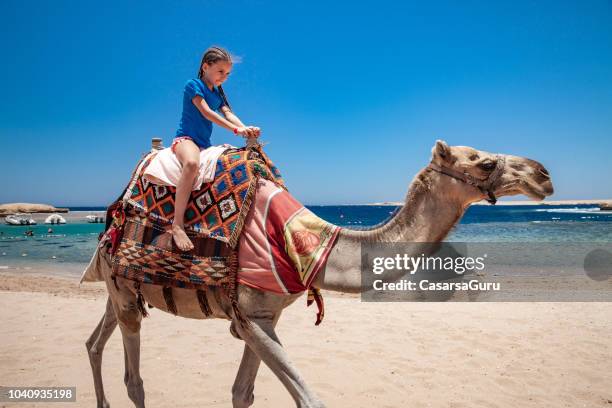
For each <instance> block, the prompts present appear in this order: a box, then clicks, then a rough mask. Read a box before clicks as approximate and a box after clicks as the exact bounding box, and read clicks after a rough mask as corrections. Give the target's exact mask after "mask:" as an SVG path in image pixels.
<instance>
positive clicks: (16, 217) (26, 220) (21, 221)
mask: <svg viewBox="0 0 612 408" xmlns="http://www.w3.org/2000/svg"><path fill="white" fill-rule="evenodd" d="M4 221H5V222H6V223H7V224H8V225H36V221H34V219H33V218H32V217H30V216H29V215H27V214H20V213H17V214H13V215H7V216H6V217H5V218H4Z"/></svg>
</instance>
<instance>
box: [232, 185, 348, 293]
mask: <svg viewBox="0 0 612 408" xmlns="http://www.w3.org/2000/svg"><path fill="white" fill-rule="evenodd" d="M258 183H259V184H258V186H257V193H256V194H255V201H254V203H252V205H251V210H250V212H249V214H248V215H247V218H246V221H245V223H244V227H243V230H242V235H241V237H240V241H239V246H238V248H239V251H238V264H239V268H238V282H239V283H241V284H244V285H248V286H251V287H253V288H257V289H260V290H265V291H270V292H275V293H279V294H290V293H299V292H303V291H305V290H307V289H309V288H310V285H311V283H312V282H313V280H314V279H315V277H316V276H317V274H318V273H319V272H320V271H321V268H322V267H323V266H324V265H325V262H326V261H327V257H328V255H329V253H330V251H331V249H332V247H333V245H334V243H335V241H336V238H337V237H338V233H339V231H340V228H339V227H337V226H335V225H333V224H330V223H328V222H326V221H324V220H322V219H321V218H319V217H317V216H316V215H315V214H313V213H312V212H311V211H310V210H308V209H307V208H306V207H304V206H303V205H302V204H301V203H300V202H298V201H297V200H296V199H295V198H293V196H292V195H291V194H289V193H288V192H287V191H285V190H283V189H281V188H279V187H277V186H276V185H275V184H274V183H272V182H270V181H268V180H265V179H260V180H259V181H258Z"/></svg>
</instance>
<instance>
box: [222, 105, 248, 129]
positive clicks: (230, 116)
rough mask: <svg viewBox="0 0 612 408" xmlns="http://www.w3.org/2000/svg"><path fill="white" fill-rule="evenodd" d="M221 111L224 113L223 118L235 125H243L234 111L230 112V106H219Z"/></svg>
mask: <svg viewBox="0 0 612 408" xmlns="http://www.w3.org/2000/svg"><path fill="white" fill-rule="evenodd" d="M221 112H223V114H224V115H225V118H226V119H227V120H229V121H230V122H232V123H233V124H235V125H236V126H242V127H245V126H244V123H242V121H241V120H240V118H239V117H238V116H236V115H235V114H234V112H232V111H231V110H230V108H228V107H227V106H225V105H223V106H222V107H221Z"/></svg>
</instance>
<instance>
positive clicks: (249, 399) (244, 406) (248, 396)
mask: <svg viewBox="0 0 612 408" xmlns="http://www.w3.org/2000/svg"><path fill="white" fill-rule="evenodd" d="M280 315H281V314H280V313H277V314H276V317H275V318H274V321H273V322H272V323H273V327H276V323H278V319H279V318H280ZM234 326H235V324H234ZM234 330H235V328H234ZM260 363H261V359H260V358H259V357H258V356H257V354H255V353H254V352H253V351H252V350H251V349H250V348H249V346H248V345H247V344H245V345H244V352H243V353H242V361H240V368H238V373H237V374H236V380H235V381H234V385H233V386H232V405H233V407H234V408H248V407H250V406H251V405H253V401H254V399H255V396H254V394H253V391H254V390H255V378H257V371H258V370H259V364H260Z"/></svg>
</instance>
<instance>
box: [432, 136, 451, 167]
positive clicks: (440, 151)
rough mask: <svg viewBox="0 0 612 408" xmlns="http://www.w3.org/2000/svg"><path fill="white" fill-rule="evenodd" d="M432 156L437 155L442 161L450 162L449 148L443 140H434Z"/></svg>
mask: <svg viewBox="0 0 612 408" xmlns="http://www.w3.org/2000/svg"><path fill="white" fill-rule="evenodd" d="M431 153H432V154H433V158H435V157H436V156H437V157H439V158H440V159H441V160H442V161H446V162H450V161H451V160H450V158H451V148H450V146H449V145H447V144H446V142H445V141H444V140H436V145H435V146H434V148H433V149H432V152H431Z"/></svg>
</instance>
